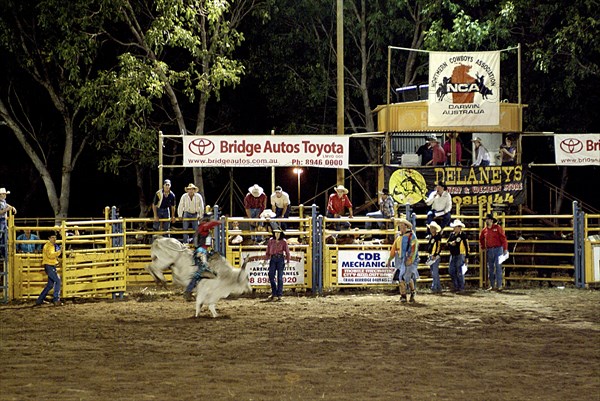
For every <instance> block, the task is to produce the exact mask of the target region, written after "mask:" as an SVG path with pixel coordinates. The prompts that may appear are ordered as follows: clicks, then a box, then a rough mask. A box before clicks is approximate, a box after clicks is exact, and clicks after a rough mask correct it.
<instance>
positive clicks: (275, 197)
mask: <svg viewBox="0 0 600 401" xmlns="http://www.w3.org/2000/svg"><path fill="white" fill-rule="evenodd" d="M271 209H272V210H273V211H274V212H275V218H276V219H278V218H282V219H287V218H288V217H290V210H291V207H290V196H289V195H288V193H287V192H284V191H283V189H281V187H280V186H279V185H278V186H276V187H275V192H273V193H272V194H271ZM281 229H282V230H283V231H285V230H286V229H287V224H286V223H281Z"/></svg>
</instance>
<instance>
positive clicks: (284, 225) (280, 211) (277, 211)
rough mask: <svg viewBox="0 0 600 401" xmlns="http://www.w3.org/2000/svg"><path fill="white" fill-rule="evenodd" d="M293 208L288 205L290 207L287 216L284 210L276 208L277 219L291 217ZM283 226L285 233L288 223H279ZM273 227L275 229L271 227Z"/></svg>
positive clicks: (287, 209) (286, 211)
mask: <svg viewBox="0 0 600 401" xmlns="http://www.w3.org/2000/svg"><path fill="white" fill-rule="evenodd" d="M291 209H292V208H291V207H290V205H288V207H287V208H286V210H285V214H283V208H282V207H277V206H275V218H276V219H278V218H282V219H287V218H288V217H290V210H291ZM279 224H280V225H281V229H282V230H283V231H285V230H287V223H284V222H283V221H282V222H281V223H279ZM271 227H273V226H272V225H271Z"/></svg>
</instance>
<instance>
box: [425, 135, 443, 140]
mask: <svg viewBox="0 0 600 401" xmlns="http://www.w3.org/2000/svg"><path fill="white" fill-rule="evenodd" d="M427 140H428V141H434V142H439V141H440V140H439V139H438V137H437V136H436V135H434V134H431V135H430V136H429V138H427Z"/></svg>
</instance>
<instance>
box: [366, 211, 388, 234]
mask: <svg viewBox="0 0 600 401" xmlns="http://www.w3.org/2000/svg"><path fill="white" fill-rule="evenodd" d="M367 217H372V218H374V219H383V218H384V217H385V216H384V215H383V213H381V210H378V211H377V212H371V213H367ZM371 225H372V223H371V222H370V221H367V222H365V229H367V230H370V229H371ZM377 226H378V227H379V229H380V230H383V229H385V228H386V227H385V223H384V222H382V221H378V222H377Z"/></svg>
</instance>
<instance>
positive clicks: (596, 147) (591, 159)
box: [554, 134, 600, 166]
mask: <svg viewBox="0 0 600 401" xmlns="http://www.w3.org/2000/svg"><path fill="white" fill-rule="evenodd" d="M554 155H555V158H556V164H558V165H561V166H589V165H596V166H600V134H560V135H559V134H554Z"/></svg>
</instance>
